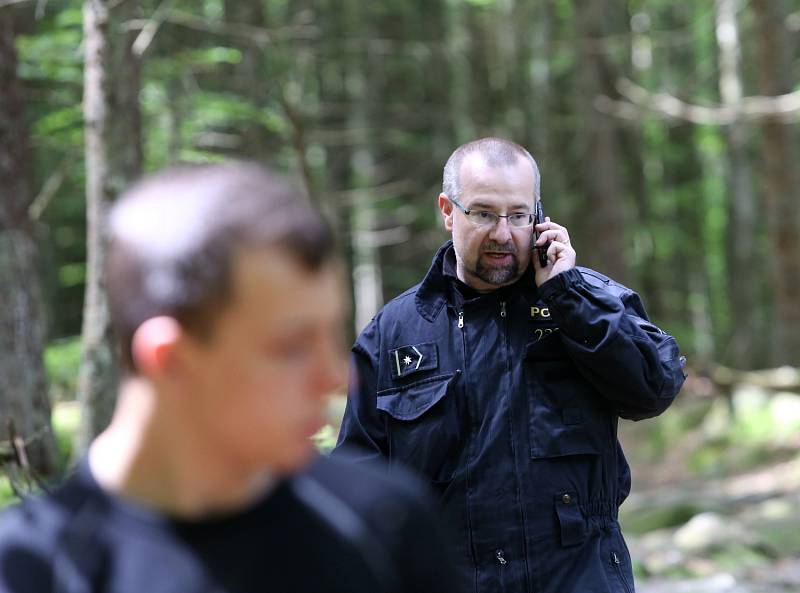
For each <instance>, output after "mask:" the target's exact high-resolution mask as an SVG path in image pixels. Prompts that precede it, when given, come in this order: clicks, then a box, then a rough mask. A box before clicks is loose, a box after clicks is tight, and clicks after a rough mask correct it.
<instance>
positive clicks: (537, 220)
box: [533, 200, 550, 268]
mask: <svg viewBox="0 0 800 593" xmlns="http://www.w3.org/2000/svg"><path fill="white" fill-rule="evenodd" d="M543 222H544V208H542V202H541V200H536V206H535V207H534V213H533V249H534V250H535V251H536V253H537V254H538V255H539V264H540V265H541V266H542V267H543V268H546V267H547V250H548V249H549V248H550V241H548V242H547V243H545V244H544V245H542V246H541V247H537V246H536V241H538V240H539V232H538V231H537V230H536V225H537V224H541V223H543Z"/></svg>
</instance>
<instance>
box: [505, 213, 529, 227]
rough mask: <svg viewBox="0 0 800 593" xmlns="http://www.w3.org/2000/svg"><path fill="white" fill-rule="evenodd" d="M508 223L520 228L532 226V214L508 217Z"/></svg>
mask: <svg viewBox="0 0 800 593" xmlns="http://www.w3.org/2000/svg"><path fill="white" fill-rule="evenodd" d="M508 222H509V223H510V224H511V226H515V227H518V228H521V227H526V226H530V224H531V215H530V214H512V215H511V216H509V217H508Z"/></svg>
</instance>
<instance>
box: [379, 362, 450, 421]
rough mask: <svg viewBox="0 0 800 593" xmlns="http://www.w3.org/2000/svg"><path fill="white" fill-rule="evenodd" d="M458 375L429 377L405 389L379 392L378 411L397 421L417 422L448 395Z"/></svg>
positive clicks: (405, 386) (399, 388) (404, 387)
mask: <svg viewBox="0 0 800 593" xmlns="http://www.w3.org/2000/svg"><path fill="white" fill-rule="evenodd" d="M455 376H456V373H448V374H446V375H437V376H436V377H429V378H427V379H423V380H422V381H417V382H416V383H410V384H409V385H404V386H403V387H398V388H392V389H387V390H384V391H379V392H378V409H379V410H383V411H384V412H386V413H387V414H389V415H390V416H391V417H392V418H396V419H397V420H415V419H417V418H419V417H420V416H421V415H422V414H424V413H425V412H427V411H428V410H429V409H430V408H432V407H433V406H434V405H435V404H436V403H437V402H438V401H439V400H441V399H442V398H443V397H444V396H445V394H446V393H447V389H448V388H449V386H450V383H451V382H452V380H453V378H454V377H455Z"/></svg>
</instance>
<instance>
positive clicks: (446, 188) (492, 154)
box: [442, 137, 542, 198]
mask: <svg viewBox="0 0 800 593" xmlns="http://www.w3.org/2000/svg"><path fill="white" fill-rule="evenodd" d="M472 153H478V154H480V155H481V156H482V157H483V160H484V161H486V164H487V165H489V166H490V167H501V166H509V165H513V164H514V163H515V162H516V160H517V159H518V158H525V159H528V161H529V162H530V164H531V168H532V169H533V183H534V190H535V191H536V195H537V196H539V195H540V192H541V183H542V176H541V175H540V173H539V166H538V165H537V164H536V161H535V160H534V159H533V157H532V156H531V153H529V152H528V151H527V150H525V149H524V148H523V147H522V146H520V145H519V144H516V143H515V142H511V141H510V140H505V139H503V138H492V137H489V138H479V139H478V140H473V141H472V142H467V143H466V144H463V145H461V146H459V147H458V148H456V150H455V151H454V152H453V154H451V155H450V158H449V159H447V163H446V164H445V166H444V172H443V174H442V193H443V194H444V195H446V196H447V197H448V198H458V197H459V195H460V194H461V184H460V183H459V171H460V170H461V163H462V162H464V158H465V157H466V156H467V155H469V154H472Z"/></svg>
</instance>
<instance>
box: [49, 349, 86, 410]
mask: <svg viewBox="0 0 800 593" xmlns="http://www.w3.org/2000/svg"><path fill="white" fill-rule="evenodd" d="M80 360H81V342H80V337H78V336H75V337H72V338H67V339H62V340H58V341H55V342H53V343H51V344H49V345H48V346H47V348H46V349H45V352H44V364H45V369H46V371H47V380H48V384H49V386H50V399H51V401H53V402H58V401H68V400H72V399H74V397H75V391H76V388H77V385H78V368H79V365H80ZM55 416H56V414H55V410H54V420H53V421H54V423H55V422H56V418H55Z"/></svg>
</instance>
